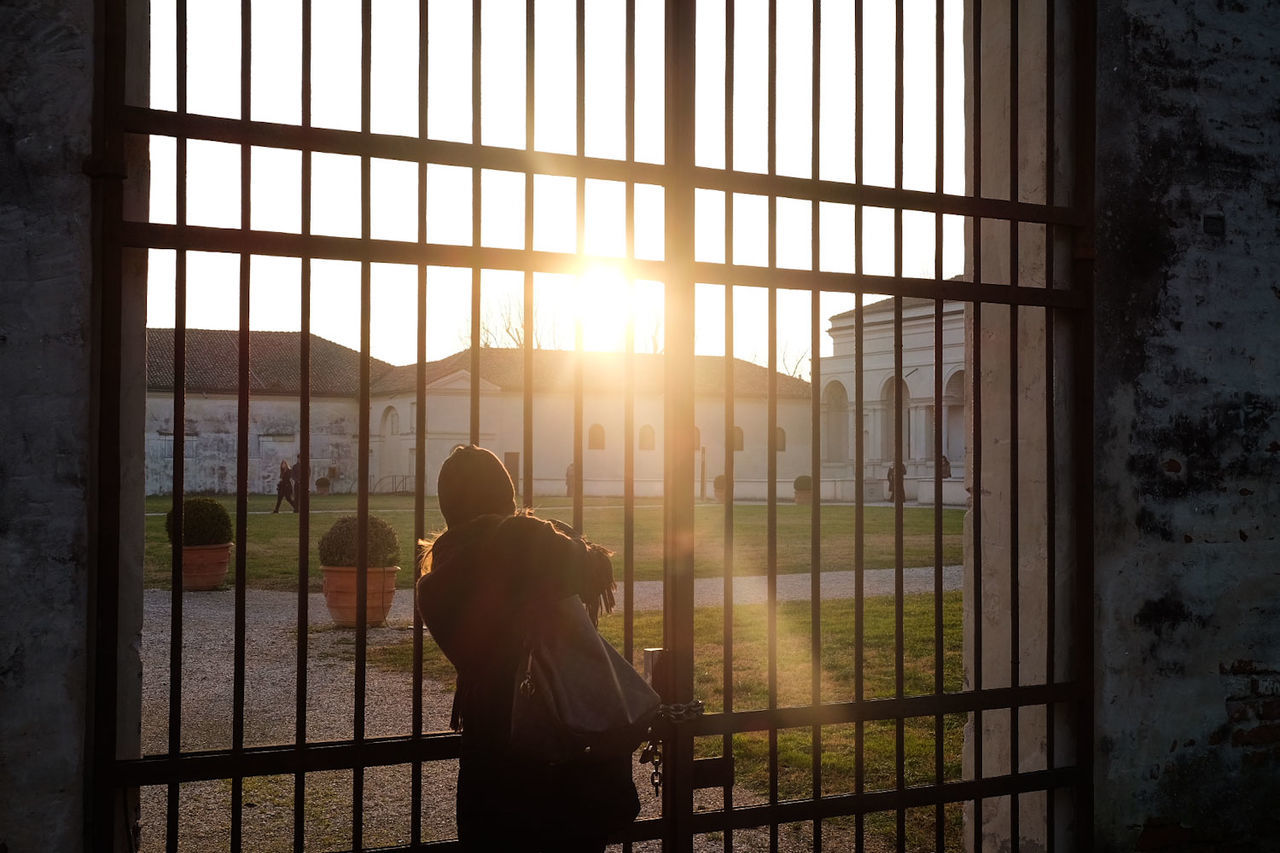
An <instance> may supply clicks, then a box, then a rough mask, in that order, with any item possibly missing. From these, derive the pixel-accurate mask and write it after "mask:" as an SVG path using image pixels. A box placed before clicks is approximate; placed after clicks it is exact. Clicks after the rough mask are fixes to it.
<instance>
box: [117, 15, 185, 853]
mask: <svg viewBox="0 0 1280 853" xmlns="http://www.w3.org/2000/svg"><path fill="white" fill-rule="evenodd" d="M175 17H176V30H177V32H176V33H175V35H174V38H175V40H176V53H177V62H176V64H177V69H176V71H177V103H176V108H177V113H178V115H179V116H185V115H186V114H187V0H177V10H176V16H175ZM175 147H176V149H177V151H176V157H175V160H176V162H175V166H174V169H175V172H174V176H175V182H174V183H175V189H176V192H177V199H176V211H175V218H174V221H175V222H176V223H177V227H178V228H182V227H184V226H185V225H186V224H187V138H186V136H178V137H177V139H176V140H175ZM173 314H174V316H173V321H174V322H173V521H174V524H175V525H176V529H177V530H185V524H186V521H185V517H184V514H183V497H184V495H185V491H186V483H185V476H186V439H187V397H186V387H187V379H186V376H187V354H186V353H187V251H186V249H178V250H177V252H176V257H175V259H174V308H173ZM116 397H117V403H118V397H119V395H118V394H117V395H116ZM116 422H117V423H118V422H119V419H118V418H117V420H116ZM117 529H118V528H117ZM179 539H181V537H179ZM169 584H170V586H169V745H168V746H169V749H168V753H169V757H170V758H172V759H176V758H177V757H178V755H179V754H180V753H181V752H182V645H183V642H182V639H183V623H182V615H183V614H182V548H181V546H180V545H174V547H173V574H172V575H171V577H170V581H169ZM113 615H114V611H113ZM114 642H115V639H114V637H113V638H112V643H114ZM112 758H113V759H114V758H115V756H114V755H112ZM179 792H180V789H179V787H178V783H177V782H170V783H169V785H168V797H167V800H166V805H165V849H166V850H167V851H169V853H175V852H176V851H177V849H178V805H179V803H178V798H179V795H180V793H179Z"/></svg>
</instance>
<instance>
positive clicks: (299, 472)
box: [289, 456, 310, 512]
mask: <svg viewBox="0 0 1280 853" xmlns="http://www.w3.org/2000/svg"><path fill="white" fill-rule="evenodd" d="M289 474H290V478H291V479H292V480H293V500H292V501H290V503H292V504H293V511H294V512H297V511H298V504H299V503H300V502H301V501H302V493H303V492H304V491H306V489H307V487H308V486H309V485H310V482H309V481H308V479H307V466H306V464H305V463H303V461H302V457H301V456H299V457H298V461H297V462H295V463H294V464H293V469H292V470H291V471H290V472H289Z"/></svg>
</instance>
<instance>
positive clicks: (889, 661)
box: [369, 591, 965, 850]
mask: <svg viewBox="0 0 1280 853" xmlns="http://www.w3.org/2000/svg"><path fill="white" fill-rule="evenodd" d="M961 612H962V597H961V593H960V592H959V591H954V592H948V593H944V595H943V626H942V627H943V690H944V691H957V690H959V689H961V675H962V659H961V643H962V628H961ZM733 615H734V625H733V651H734V654H733V684H734V702H733V707H734V709H735V710H739V711H742V710H751V709H759V708H767V707H769V704H770V703H769V699H770V697H769V690H768V648H769V644H768V637H767V633H766V632H767V623H766V610H765V607H764V605H740V606H738V607H735V608H734V610H733ZM723 622H724V614H723V610H721V609H720V608H699V609H698V610H697V611H695V615H694V636H695V651H694V654H695V665H696V673H695V679H696V682H695V688H694V692H695V695H697V696H698V697H699V698H701V699H703V701H704V702H705V703H706V706H707V710H708V711H710V712H718V711H722V710H723V709H724V679H723V665H724V644H723ZM894 622H895V610H894V602H893V600H892V599H890V598H871V599H867V600H866V604H865V626H864V629H863V637H864V649H865V660H864V664H863V688H864V695H865V696H866V697H867V698H876V697H890V696H893V695H894V685H895V668H894V663H895V660H896V654H895V649H894V641H893V637H894ZM811 625H812V620H811V615H810V608H809V604H808V602H785V603H782V604H780V605H779V606H778V612H777V672H778V684H777V697H776V703H777V705H778V706H781V707H787V706H800V705H807V704H810V703H811V701H812V686H811V681H810V673H811V671H812V670H811V662H812V659H811V654H810V649H811V645H810V642H811ZM600 629H601V632H602V633H603V634H604V635H605V636H606V637H607V638H608V639H609V640H610V641H611V642H612V643H613V644H614V645H615V646H617V647H619V648H621V647H622V629H623V624H622V620H621V618H620V617H619V616H618V615H617V614H615V615H613V616H606V617H603V618H602V619H601V622H600ZM903 636H904V653H903V675H904V679H903V680H904V686H905V693H906V694H907V695H913V694H924V693H931V692H933V690H934V675H935V670H934V620H933V597H932V596H929V595H910V596H907V597H906V598H905V599H904V601H903ZM855 637H856V625H855V622H854V602H853V601H851V600H837V601H825V602H823V605H822V636H821V649H822V652H821V655H822V665H821V677H820V680H819V685H820V696H819V698H820V701H822V702H840V701H848V700H849V699H851V698H853V696H854V691H855V687H856V685H855V679H856V677H857V676H856V671H855V665H854V647H855ZM634 643H635V645H634V648H635V649H637V650H639V649H643V648H644V647H646V646H661V645H662V644H663V643H662V615H661V614H660V613H648V612H645V613H637V614H636V621H635V640H634ZM640 657H641V655H640V654H637V655H636V658H637V660H636V663H637V665H638V664H639V663H640ZM369 658H370V661H371V662H372V663H373V664H374V665H376V666H380V667H383V668H386V669H391V670H397V671H403V672H408V671H410V670H411V669H412V662H413V650H412V643H411V641H402V642H398V643H395V644H393V645H388V646H382V647H377V648H372V647H371V648H370V650H369ZM423 671H424V674H425V676H426V677H427V678H430V679H434V680H436V681H441V682H444V683H451V682H452V680H453V668H452V666H450V664H449V662H448V661H447V660H445V658H444V656H443V654H441V652H440V650H439V648H438V647H437V646H436V645H435V644H434V643H432V642H430V640H428V641H427V642H425V643H424V645H423ZM964 722H965V715H963V714H951V715H948V716H946V717H945V718H944V719H943V724H942V730H941V735H942V752H943V768H942V776H943V779H944V780H957V779H959V778H960V774H961V764H960V761H961V746H962V743H963V737H964V733H963V731H964ZM934 726H935V721H934V719H933V718H932V717H926V718H913V719H908V720H906V721H904V723H903V743H904V752H903V776H904V783H905V784H906V785H908V786H910V785H919V784H928V783H932V782H934V781H935V780H936V778H937V773H936V767H935V764H934V744H935V727H934ZM896 735H897V723H896V721H885V722H872V723H867V724H866V726H865V727H864V732H863V758H864V767H865V769H864V787H865V790H868V791H874V790H878V789H888V788H893V787H895V786H896V785H897V761H896V753H895V742H896ZM821 736H822V750H821V774H822V793H823V794H824V795H832V794H842V793H849V792H852V791H854V790H855V783H856V776H855V759H856V755H857V749H856V747H857V740H856V738H857V735H856V728H855V726H853V725H833V726H824V727H823V728H822V733H821ZM811 738H812V730H811V729H807V728H806V729H788V730H783V731H780V732H779V733H778V789H779V796H780V797H781V798H782V799H789V798H799V797H805V798H807V797H811V796H812V795H813V785H812V780H813V775H812V774H813V768H812V757H811V756H812V753H811ZM722 748H723V745H722V740H721V738H719V737H708V738H700V739H699V740H698V743H697V750H698V754H699V755H701V756H713V755H719V754H721V750H722ZM732 749H733V755H734V762H735V769H734V779H735V787H736V788H737V789H738V793H737V794H736V801H737V802H745V801H751V800H753V799H754V800H757V801H758V800H759V799H761V798H764V797H767V795H768V790H769V741H768V737H767V735H765V734H763V733H759V734H756V733H750V734H739V735H735V736H734V738H733V744H732ZM895 821H896V818H895V815H893V814H874V815H869V816H868V817H867V831H868V833H869V835H871V836H874V837H875V838H877V839H878V840H880V841H882V842H883V841H885V840H889V841H890V842H891V841H892V838H893V835H894V832H895ZM933 821H934V811H933V809H932V808H929V809H913V810H910V811H909V812H908V814H907V820H906V833H907V837H906V842H907V844H906V846H907V849H909V850H932V849H933V846H932V845H933ZM946 823H947V827H946V832H947V844H948V848H951V847H952V846H953V845H954V846H956V847H958V846H959V845H960V830H961V813H960V807H959V806H958V805H953V806H949V807H948V808H947V810H946ZM851 828H852V821H848V826H844V825H843V824H842V822H839V821H836V822H833V824H832V826H831V832H832V833H833V834H838V835H842V834H843V832H844V831H851Z"/></svg>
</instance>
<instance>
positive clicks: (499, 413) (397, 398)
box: [146, 329, 811, 500]
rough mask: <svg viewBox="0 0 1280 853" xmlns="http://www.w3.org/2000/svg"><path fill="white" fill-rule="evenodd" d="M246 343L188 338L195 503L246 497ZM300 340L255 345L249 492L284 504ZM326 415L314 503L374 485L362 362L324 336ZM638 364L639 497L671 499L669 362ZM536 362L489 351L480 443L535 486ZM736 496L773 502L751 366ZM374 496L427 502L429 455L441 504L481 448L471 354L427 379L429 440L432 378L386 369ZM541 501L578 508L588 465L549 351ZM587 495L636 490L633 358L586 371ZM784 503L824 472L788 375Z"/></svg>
mask: <svg viewBox="0 0 1280 853" xmlns="http://www.w3.org/2000/svg"><path fill="white" fill-rule="evenodd" d="M147 337H148V348H147V361H148V369H147V376H148V387H147V410H146V448H147V452H146V484H147V492H148V494H167V493H171V492H172V490H173V453H174V445H175V431H174V424H173V411H174V410H173V366H172V365H173V331H172V330H171V329H150V330H148V333H147ZM237 352H238V350H237V346H236V333H235V332H233V331H224V330H205V329H189V330H187V332H186V354H187V357H186V363H187V365H189V368H188V370H187V376H186V377H185V385H186V389H187V390H186V395H185V400H186V411H185V435H184V436H183V448H184V463H185V464H184V486H185V491H186V492H188V493H192V492H212V493H225V492H232V491H234V490H235V488H236V478H235V472H236V458H237V453H238V447H237V432H238V429H237V428H238V423H237V421H238V396H237V394H236V390H235V389H236V380H237V375H238V374H237V364H236V362H237V358H238V356H237ZM299 352H300V340H299V335H298V334H297V333H293V332H252V333H251V337H250V353H251V355H250V362H251V363H250V370H249V374H250V395H249V430H248V433H249V446H248V451H247V452H248V457H249V483H248V490H249V491H250V492H252V493H263V494H270V493H273V492H274V491H275V484H276V479H277V477H278V476H279V470H280V462H281V461H282V460H283V461H286V462H288V463H289V464H290V465H293V464H295V463H296V462H297V461H298V460H300V458H301V456H300V454H301V452H302V441H301V435H300V417H301V407H300V403H299V399H298V390H297V386H298V376H299V375H300V372H299V356H298V354H299ZM311 353H312V363H313V374H312V376H313V378H312V388H311V395H312V396H311V403H310V434H311V442H310V445H311V446H310V455H309V458H308V459H307V460H306V461H307V469H308V471H309V473H310V475H311V476H310V480H311V484H312V488H313V489H314V488H315V487H316V480H317V479H318V478H322V477H323V478H325V479H326V480H328V483H327V488H328V489H329V490H331V491H334V492H339V493H345V492H354V491H355V490H356V487H357V485H358V480H359V464H358V455H359V452H358V449H357V448H358V447H359V426H360V421H361V416H360V412H359V366H360V354H359V353H357V352H355V351H354V350H350V349H347V348H346V347H343V346H340V345H338V344H335V343H333V342H332V341H327V340H325V339H323V338H318V337H315V336H313V337H312V339H311ZM634 358H635V361H634V368H633V370H634V380H633V381H634V383H635V396H634V415H633V417H634V436H633V440H634V442H635V456H634V465H635V480H634V482H635V490H636V491H635V493H636V494H637V495H638V496H641V497H657V496H660V495H661V494H662V475H663V461H662V460H663V452H664V451H663V447H664V436H663V428H662V422H663V398H662V369H663V367H662V357H661V356H655V355H650V354H637V355H636V356H635V357H634ZM523 359H524V353H523V351H521V350H518V349H504V348H483V349H482V350H481V351H480V359H479V361H480V444H481V445H482V446H484V447H487V448H489V449H490V450H492V451H493V452H494V453H496V454H498V456H499V457H500V458H502V459H503V461H504V462H506V464H507V468H508V470H509V471H510V472H511V475H512V479H513V480H514V481H516V483H517V486H519V485H520V482H519V481H520V478H521V476H522V472H523V470H524V466H523V461H522V459H521V455H522V453H523V447H524V432H523V430H524V386H523V383H524V379H523V372H522V367H523ZM695 369H696V371H697V383H696V392H697V397H696V401H695V411H696V420H697V433H696V434H695V446H696V450H695V453H696V454H697V458H696V459H695V460H694V470H695V472H696V475H695V476H696V482H695V491H696V493H697V494H699V495H700V496H703V497H707V496H710V495H711V494H712V493H713V491H714V488H713V486H714V481H715V477H716V476H717V475H718V474H721V473H723V472H724V470H725V464H724V463H725V435H726V434H725V424H724V421H725V417H724V411H725V406H724V388H725V382H724V378H725V377H724V374H725V368H724V360H723V359H722V358H717V357H707V356H699V357H698V362H697V365H696V368H695ZM733 373H734V394H733V397H734V414H733V420H734V433H733V437H732V441H733V443H734V452H735V462H734V480H735V497H737V498H740V499H745V500H763V499H764V498H765V497H766V496H767V494H768V469H767V465H766V460H767V446H768V435H767V430H768V371H767V370H766V369H765V368H763V367H760V366H759V365H756V364H752V363H750V362H746V361H742V360H738V359H735V360H734V363H733ZM370 376H371V385H370V406H369V412H368V413H367V418H368V429H369V467H368V472H369V475H368V476H369V488H370V489H371V490H372V491H374V492H396V491H412V490H413V487H414V472H415V471H416V470H417V466H416V455H417V453H418V452H419V447H420V445H421V447H422V448H423V451H424V452H425V453H426V476H427V484H426V487H427V493H428V494H434V493H435V483H436V478H437V477H438V475H439V471H440V464H441V463H442V462H443V461H444V459H445V457H447V456H448V455H449V453H450V452H451V451H452V450H453V448H454V447H455V446H457V445H458V444H463V443H466V442H468V441H469V440H470V428H469V422H470V394H471V357H470V352H469V351H465V350H464V351H462V352H458V353H455V354H453V355H451V356H448V357H446V358H443V359H440V360H439V361H434V362H431V363H429V364H428V365H427V366H426V384H425V389H424V395H423V396H424V400H425V405H426V425H427V431H426V436H425V440H424V441H423V442H419V441H418V436H417V420H418V412H417V407H418V394H417V391H416V390H415V386H416V381H417V368H416V366H414V365H405V366H393V365H390V364H387V363H386V362H383V361H380V360H378V359H371V360H370ZM532 381H533V385H534V388H533V424H532V434H533V454H534V458H533V472H534V486H533V492H534V494H538V495H550V494H564V493H565V491H566V477H567V469H568V467H569V464H570V463H571V462H572V460H573V456H574V454H573V439H574V423H573V420H574V388H575V383H576V381H577V380H576V374H575V355H574V353H572V352H565V351H560V350H535V351H534V373H533V380H532ZM582 381H583V421H582V431H583V432H582V440H583V471H582V489H583V493H584V494H588V495H621V494H622V493H623V483H624V475H625V460H626V454H625V453H624V447H625V441H626V438H625V424H626V422H625V417H626V400H627V396H628V395H627V392H626V356H624V355H622V354H619V353H591V354H590V357H589V358H588V359H586V360H585V362H584V364H583V374H582ZM776 387H777V398H778V414H777V430H778V431H777V436H776V439H775V441H776V452H777V454H778V467H777V483H778V487H777V489H778V492H777V493H778V495H779V496H781V497H783V498H784V499H786V498H790V497H791V496H792V494H793V482H794V479H795V477H796V476H797V475H799V474H802V473H808V471H809V465H810V450H809V448H810V435H811V428H810V403H809V383H807V382H805V381H803V380H800V379H796V378H795V377H792V376H787V375H784V374H779V375H778V376H777V386H776Z"/></svg>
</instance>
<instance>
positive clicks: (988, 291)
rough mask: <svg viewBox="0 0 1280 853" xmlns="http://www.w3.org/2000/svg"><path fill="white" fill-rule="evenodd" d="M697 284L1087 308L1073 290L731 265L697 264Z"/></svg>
mask: <svg viewBox="0 0 1280 853" xmlns="http://www.w3.org/2000/svg"><path fill="white" fill-rule="evenodd" d="M693 269H694V278H695V280H696V281H699V282H703V283H706V284H726V285H757V286H761V287H764V286H772V287H779V288H782V289H784V290H806V291H824V292H830V293H883V294H885V295H886V296H919V297H923V298H925V299H937V298H939V297H940V298H942V299H948V300H952V301H955V302H990V303H995V304H998V305H1034V306H1038V307H1045V306H1053V307H1054V308H1064V309H1067V310H1073V309H1074V310H1084V309H1086V308H1088V307H1089V304H1088V303H1087V302H1086V301H1085V300H1084V299H1083V298H1082V297H1081V296H1080V295H1079V294H1078V293H1076V292H1075V291H1071V290H1045V289H1044V288H1029V287H1020V288H1013V287H1009V286H1008V285H1004V284H991V283H989V282H983V283H980V284H973V283H972V282H968V281H954V280H952V281H941V282H940V281H938V280H937V279H935V278H932V277H930V278H914V277H911V276H892V275H868V274H866V273H842V272H839V273H838V272H823V271H821V270H791V269H772V268H770V267H751V266H741V265H734V264H708V263H696V264H694V265H693Z"/></svg>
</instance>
